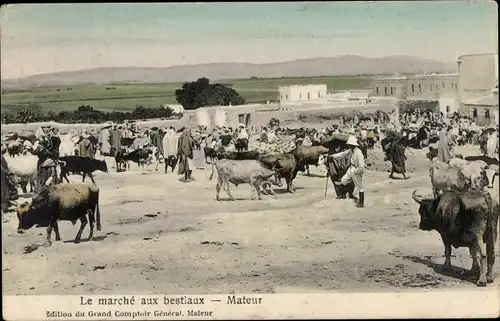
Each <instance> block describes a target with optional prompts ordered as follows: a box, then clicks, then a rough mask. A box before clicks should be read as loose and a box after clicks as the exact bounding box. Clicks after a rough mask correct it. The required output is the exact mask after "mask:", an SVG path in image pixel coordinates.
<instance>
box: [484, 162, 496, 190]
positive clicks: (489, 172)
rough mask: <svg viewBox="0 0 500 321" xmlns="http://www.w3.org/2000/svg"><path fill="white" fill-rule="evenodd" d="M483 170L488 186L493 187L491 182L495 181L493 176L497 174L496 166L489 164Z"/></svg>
mask: <svg viewBox="0 0 500 321" xmlns="http://www.w3.org/2000/svg"><path fill="white" fill-rule="evenodd" d="M484 172H485V175H486V181H487V185H488V188H493V183H494V182H495V176H496V175H498V166H497V165H489V166H488V167H487V168H486V169H485V171H484Z"/></svg>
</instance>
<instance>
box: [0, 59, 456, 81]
mask: <svg viewBox="0 0 500 321" xmlns="http://www.w3.org/2000/svg"><path fill="white" fill-rule="evenodd" d="M455 70H456V66H455V63H445V62H439V61H434V60H429V59H423V58H416V57H409V56H387V57H382V58H369V57H362V56H354V55H347V56H338V57H332V58H313V59H299V60H293V61H287V62H281V63H269V64H250V63H210V64H198V65H186V66H172V67H108V68H97V69H86V70H78V71H66V72H58V73H48V74H38V75H33V76H27V77H24V78H19V79H3V80H2V87H4V88H22V87H30V86H37V85H40V86H59V85H78V84H109V83H168V82H184V81H193V80H196V79H197V78H199V77H207V78H209V79H211V80H223V79H245V78H251V77H258V78H281V77H314V76H337V75H361V74H369V75H376V74H393V73H423V72H444V71H455Z"/></svg>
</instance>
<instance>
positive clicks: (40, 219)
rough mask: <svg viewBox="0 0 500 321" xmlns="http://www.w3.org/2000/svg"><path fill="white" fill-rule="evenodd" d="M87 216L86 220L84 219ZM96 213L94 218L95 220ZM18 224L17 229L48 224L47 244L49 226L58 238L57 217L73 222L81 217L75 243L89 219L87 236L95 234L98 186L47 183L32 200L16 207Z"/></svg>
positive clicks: (99, 216)
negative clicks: (48, 184)
mask: <svg viewBox="0 0 500 321" xmlns="http://www.w3.org/2000/svg"><path fill="white" fill-rule="evenodd" d="M87 216H88V221H87ZM96 216H97V220H96ZM17 218H18V220H19V225H18V227H17V232H18V233H19V234H22V233H23V230H28V229H30V228H31V227H33V226H35V225H37V226H38V227H47V239H46V242H45V246H47V247H48V246H50V245H51V244H52V241H51V239H50V237H51V234H52V229H54V231H55V232H56V241H60V240H61V236H60V235H59V226H58V224H57V222H58V221H70V222H72V223H73V224H75V223H76V221H78V220H80V222H81V225H80V229H79V230H78V233H77V234H76V238H75V243H79V242H80V239H81V236H82V232H83V229H84V228H85V226H86V225H87V222H89V223H90V233H89V237H88V240H92V237H93V234H94V222H95V221H97V230H98V231H100V230H101V214H100V212H99V188H98V187H97V186H96V185H93V184H83V183H79V184H57V185H50V186H48V187H46V188H44V189H43V190H41V191H40V193H39V194H37V195H36V196H35V197H34V198H33V201H32V202H31V204H28V203H25V204H23V205H21V206H20V207H19V208H18V209H17Z"/></svg>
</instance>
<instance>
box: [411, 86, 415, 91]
mask: <svg viewBox="0 0 500 321" xmlns="http://www.w3.org/2000/svg"><path fill="white" fill-rule="evenodd" d="M411 92H412V93H414V92H415V85H414V84H411Z"/></svg>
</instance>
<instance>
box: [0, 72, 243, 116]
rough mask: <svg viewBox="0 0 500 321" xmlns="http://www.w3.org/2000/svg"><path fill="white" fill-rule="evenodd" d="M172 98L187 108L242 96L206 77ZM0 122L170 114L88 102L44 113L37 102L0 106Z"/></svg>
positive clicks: (166, 110)
mask: <svg viewBox="0 0 500 321" xmlns="http://www.w3.org/2000/svg"><path fill="white" fill-rule="evenodd" d="M175 99H176V100H177V102H178V103H179V104H181V105H182V106H183V107H184V109H186V110H193V109H197V108H199V107H207V106H208V107H209V106H229V105H243V104H244V103H245V100H244V99H243V97H241V95H240V94H239V93H238V92H237V91H236V90H234V89H232V88H230V87H229V86H227V85H223V84H211V83H210V80H209V79H207V78H199V79H198V80H196V81H193V82H186V83H184V84H183V85H182V87H181V88H180V89H177V90H176V91H175ZM2 109H3V110H4V111H5V112H4V113H2V123H4V124H11V123H31V122H42V121H56V122H61V123H70V124H73V123H90V124H93V123H102V122H105V121H113V122H123V121H124V120H125V119H128V120H139V119H151V118H169V117H171V116H172V115H173V111H172V109H170V108H168V107H167V108H164V107H158V108H152V107H144V106H136V108H135V109H134V110H133V111H132V112H121V111H112V112H104V111H100V110H96V109H93V108H92V107H91V106H87V105H85V106H79V107H78V108H77V109H76V110H75V111H61V112H59V113H55V112H52V111H49V112H48V113H43V111H42V108H41V106H40V105H38V104H31V105H21V106H13V105H11V106H2Z"/></svg>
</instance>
